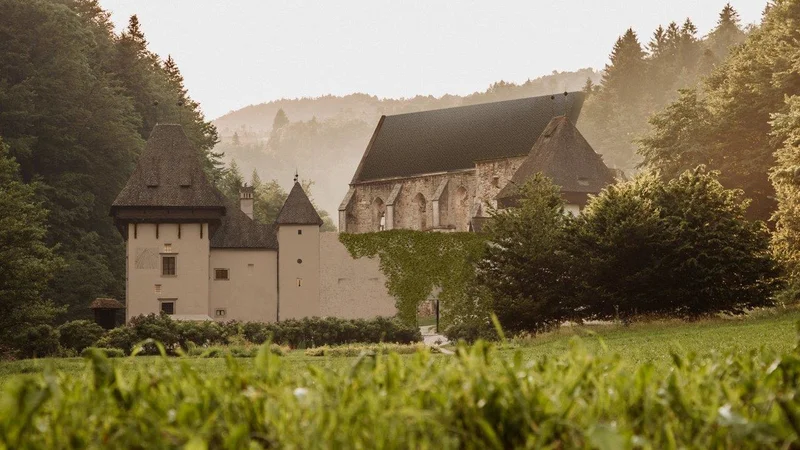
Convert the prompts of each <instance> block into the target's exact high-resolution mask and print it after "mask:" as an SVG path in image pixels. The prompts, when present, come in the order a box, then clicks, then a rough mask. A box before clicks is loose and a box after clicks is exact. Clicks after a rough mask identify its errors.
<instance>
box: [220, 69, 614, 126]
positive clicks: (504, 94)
mask: <svg viewBox="0 0 800 450" xmlns="http://www.w3.org/2000/svg"><path fill="white" fill-rule="evenodd" d="M587 78H591V79H592V81H593V82H595V83H597V82H599V81H600V73H599V72H597V71H595V70H593V69H589V68H587V69H580V70H577V71H574V72H557V71H553V73H552V74H550V75H545V76H543V77H537V78H535V79H531V80H528V81H526V82H524V83H522V84H513V83H507V82H504V81H500V82H497V83H495V84H493V85H492V86H490V87H489V88H488V89H487V90H485V91H481V92H475V93H473V94H470V95H466V96H459V95H444V96H442V97H438V98H436V97H432V96H425V95H417V96H415V97H413V98H408V99H405V98H401V99H390V98H386V99H381V98H378V97H376V96H374V95H368V94H361V93H355V94H350V95H345V96H334V95H326V96H322V97H315V98H296V99H280V100H275V101H270V102H267V103H261V104H258V105H250V106H246V107H244V108H241V109H239V110H236V111H231V112H229V113H228V114H225V115H223V116H222V117H219V118H217V119H215V120H214V125H216V126H217V128H218V129H219V130H220V132H221V134H222V135H232V134H233V132H234V131H236V130H238V129H240V128H242V127H244V128H245V129H247V130H248V131H251V132H269V131H270V130H271V129H272V121H273V119H274V118H275V114H276V113H277V112H278V110H279V109H283V111H284V112H285V113H286V114H287V115H288V116H289V117H290V118H291V120H292V121H305V120H310V119H311V118H312V117H316V118H317V120H327V119H330V118H333V117H340V118H351V119H364V120H368V119H372V118H375V117H380V116H381V115H383V114H387V115H388V114H400V113H406V112H414V111H424V110H428V109H437V108H448V107H451V106H461V105H470V104H475V103H486V102H494V101H500V100H510V99H515V98H521V97H530V96H536V95H546V94H552V93H555V92H563V91H564V90H570V91H575V90H580V89H581V88H583V86H584V84H585V83H586V79H587Z"/></svg>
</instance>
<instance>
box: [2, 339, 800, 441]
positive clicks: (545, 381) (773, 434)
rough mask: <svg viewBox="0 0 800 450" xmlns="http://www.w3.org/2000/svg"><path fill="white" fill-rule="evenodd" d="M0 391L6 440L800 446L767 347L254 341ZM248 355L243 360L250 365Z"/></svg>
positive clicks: (104, 366) (799, 373)
mask: <svg viewBox="0 0 800 450" xmlns="http://www.w3.org/2000/svg"><path fill="white" fill-rule="evenodd" d="M87 353H88V357H89V361H88V363H87V367H86V372H85V373H84V374H75V375H71V374H61V375H59V376H57V377H53V376H49V375H36V376H31V377H19V378H15V379H11V380H9V382H8V383H6V384H4V385H3V386H2V388H0V389H1V390H0V411H2V414H0V447H3V448H64V447H69V448H106V447H108V446H112V447H115V448H170V449H171V448H175V449H178V448H190V449H201V448H220V449H221V448H230V449H234V448H237V449H238V448H302V449H316V448H380V449H405V448H437V449H473V448H474V449H507V448H587V449H588V448H599V449H631V448H645V449H647V448H698V449H700V448H702V449H706V448H709V449H714V448H737V449H750V448H752V449H761V448H797V447H798V445H800V438H799V437H798V433H800V421H798V417H800V388H798V386H800V354H798V352H797V351H795V352H788V353H784V354H779V353H776V352H771V351H766V350H761V351H751V352H737V353H729V354H713V353H712V354H709V355H706V356H702V357H698V356H695V355H693V354H681V353H676V354H674V355H673V358H672V361H671V362H670V363H667V364H666V365H667V367H661V366H659V367H657V366H654V365H652V364H641V365H634V364H630V363H626V362H623V361H621V360H620V358H619V357H617V356H615V355H610V354H601V355H595V354H592V353H591V352H588V351H586V350H585V349H583V348H582V347H581V346H580V345H573V346H572V348H571V349H570V350H569V351H567V352H565V353H564V354H561V355H559V356H557V357H543V358H538V359H536V360H534V361H526V360H525V358H523V357H522V355H521V354H519V353H518V354H517V355H515V356H512V355H507V354H503V353H498V352H497V351H496V350H494V349H493V348H492V347H489V346H486V345H484V344H477V345H475V346H474V347H472V348H467V347H462V348H459V350H458V352H457V354H456V355H455V356H440V357H436V358H435V359H434V357H433V356H431V355H430V354H429V353H427V352H420V353H417V354H415V355H411V356H410V357H400V356H399V355H396V354H391V355H388V356H385V355H380V354H378V355H375V356H362V357H360V358H359V359H357V360H356V361H355V362H354V364H352V365H349V366H348V367H347V368H344V369H342V370H326V369H323V368H311V367H310V368H309V370H299V371H293V370H286V369H287V366H285V365H284V364H283V363H282V358H280V357H278V356H275V355H273V354H272V352H271V351H270V350H269V348H268V347H266V346H264V348H263V349H261V350H259V353H258V355H257V356H256V357H255V359H254V361H253V362H252V363H248V364H247V365H243V364H241V363H240V362H239V361H238V360H236V359H229V360H228V361H227V367H226V370H224V371H222V372H221V373H219V374H210V373H204V372H199V371H197V370H195V369H193V368H192V366H191V365H190V364H185V363H180V364H179V363H175V362H174V361H173V360H170V359H168V358H163V359H155V360H153V361H148V363H147V364H142V365H131V364H130V362H126V364H125V366H124V367H125V369H124V370H121V367H122V366H121V365H120V364H119V363H117V362H116V361H114V360H109V359H107V358H105V356H104V355H103V354H102V352H100V351H93V350H90V351H89V352H87ZM251 364H252V367H249V366H250V365H251Z"/></svg>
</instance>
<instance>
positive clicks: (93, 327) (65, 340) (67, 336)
mask: <svg viewBox="0 0 800 450" xmlns="http://www.w3.org/2000/svg"><path fill="white" fill-rule="evenodd" d="M103 333H104V330H103V327H101V326H100V325H98V324H96V323H94V322H92V321H90V320H73V321H71V322H66V323H64V324H62V325H61V326H59V327H58V334H59V338H58V339H59V342H60V343H61V346H62V347H63V348H65V349H71V350H75V351H76V352H78V353H80V352H82V351H83V349H85V348H86V347H90V346H91V345H92V344H94V343H95V342H96V341H97V340H98V339H100V337H101V336H103Z"/></svg>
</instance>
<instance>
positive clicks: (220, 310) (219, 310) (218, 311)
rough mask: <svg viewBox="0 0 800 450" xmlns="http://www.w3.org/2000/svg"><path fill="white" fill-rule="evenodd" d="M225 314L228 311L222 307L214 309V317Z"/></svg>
mask: <svg viewBox="0 0 800 450" xmlns="http://www.w3.org/2000/svg"><path fill="white" fill-rule="evenodd" d="M226 314H228V312H227V311H225V310H224V309H217V310H214V317H225V315H226Z"/></svg>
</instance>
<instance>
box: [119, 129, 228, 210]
mask: <svg viewBox="0 0 800 450" xmlns="http://www.w3.org/2000/svg"><path fill="white" fill-rule="evenodd" d="M126 206H134V207H143V206H144V207H152V206H161V207H186V208H222V207H223V198H222V196H221V194H220V193H219V192H218V191H217V190H216V189H214V187H213V186H212V185H211V183H210V182H209V181H208V179H207V178H206V176H205V173H204V172H203V168H202V166H201V165H200V154H199V152H198V151H197V150H196V149H195V148H194V146H193V145H192V143H191V142H190V141H189V138H188V137H186V134H185V133H184V132H183V128H182V127H181V126H180V125H174V124H159V125H156V126H155V127H154V128H153V132H152V133H150V138H149V139H148V140H147V146H146V147H145V149H144V151H143V152H142V154H141V155H140V156H139V161H138V163H137V164H136V169H134V171H133V174H132V175H131V177H130V178H129V179H128V183H127V184H126V185H125V187H124V188H123V189H122V192H120V193H119V195H118V196H117V199H116V200H114V203H113V205H112V208H119V207H126Z"/></svg>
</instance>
